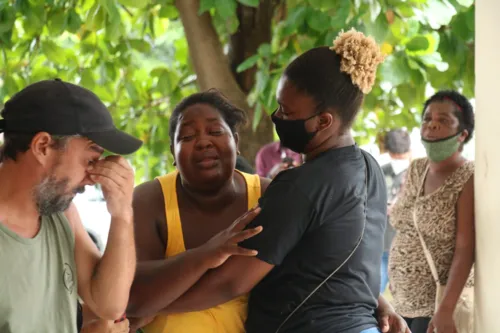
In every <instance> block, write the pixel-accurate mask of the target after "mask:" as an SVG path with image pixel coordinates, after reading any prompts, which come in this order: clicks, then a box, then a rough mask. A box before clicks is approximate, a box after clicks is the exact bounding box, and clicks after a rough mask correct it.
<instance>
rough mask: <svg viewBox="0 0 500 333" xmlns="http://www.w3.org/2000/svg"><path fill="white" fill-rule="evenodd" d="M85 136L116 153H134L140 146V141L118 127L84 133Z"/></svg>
mask: <svg viewBox="0 0 500 333" xmlns="http://www.w3.org/2000/svg"><path fill="white" fill-rule="evenodd" d="M85 136H86V137H87V138H89V139H90V140H92V141H93V142H94V143H96V144H98V145H99V146H101V147H102V148H104V149H105V150H107V151H110V152H112V153H113V154H117V155H128V154H132V153H135V152H136V151H137V150H139V148H141V146H142V141H141V140H139V139H137V138H135V137H133V136H132V135H130V134H127V133H125V132H122V131H120V130H118V129H114V130H110V131H105V132H94V133H86V134H85Z"/></svg>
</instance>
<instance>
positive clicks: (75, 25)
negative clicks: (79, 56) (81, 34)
mask: <svg viewBox="0 0 500 333" xmlns="http://www.w3.org/2000/svg"><path fill="white" fill-rule="evenodd" d="M82 23H83V22H82V19H81V18H80V15H78V13H77V12H76V11H75V9H74V8H71V9H70V10H68V18H67V29H68V31H69V32H71V33H76V32H77V31H78V30H80V28H81V26H82Z"/></svg>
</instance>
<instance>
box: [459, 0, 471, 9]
mask: <svg viewBox="0 0 500 333" xmlns="http://www.w3.org/2000/svg"><path fill="white" fill-rule="evenodd" d="M457 2H458V3H459V4H461V5H462V6H464V7H467V8H468V7H470V6H472V5H473V4H474V0H457Z"/></svg>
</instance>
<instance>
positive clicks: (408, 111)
mask: <svg viewBox="0 0 500 333" xmlns="http://www.w3.org/2000/svg"><path fill="white" fill-rule="evenodd" d="M287 5H288V17H287V18H286V19H285V20H283V21H280V22H276V23H275V25H274V31H273V40H272V42H271V45H270V53H269V52H260V50H259V52H258V53H257V54H256V55H253V56H250V57H249V58H247V59H246V60H245V61H244V62H243V63H242V64H241V65H240V67H239V68H238V69H239V70H240V71H242V70H245V69H248V68H250V67H252V66H254V65H255V66H256V67H257V69H258V71H257V73H256V79H257V83H256V85H255V87H254V89H253V90H252V92H251V93H250V95H249V101H250V104H251V105H252V106H255V107H256V108H257V109H258V110H265V111H266V112H267V113H271V112H272V111H274V110H275V108H276V101H275V99H274V94H275V91H276V85H277V82H278V79H279V77H280V75H281V73H282V71H283V69H284V68H285V67H286V65H287V64H288V63H289V62H290V61H291V59H292V58H293V57H294V56H296V55H297V54H300V53H302V52H304V51H306V50H308V49H310V48H312V47H316V46H324V45H332V44H333V40H334V38H335V36H336V35H337V34H338V33H339V32H340V31H341V30H344V31H346V30H349V29H350V28H351V27H354V28H356V29H358V30H360V31H363V32H365V33H367V34H369V35H371V36H373V37H374V38H375V39H376V41H377V42H378V43H379V45H381V48H382V50H383V52H384V53H385V54H386V55H387V58H386V60H385V62H384V63H383V64H382V65H381V66H380V68H379V70H378V73H377V82H376V84H375V88H374V89H373V91H372V92H371V93H370V94H369V95H368V96H367V97H366V100H365V103H364V106H363V109H362V111H361V114H360V116H359V117H358V121H357V122H356V123H355V126H354V131H355V134H356V137H357V141H358V142H359V143H360V144H366V143H368V142H373V141H374V139H375V137H376V136H377V133H379V132H380V131H383V130H387V129H389V128H393V127H407V128H409V129H411V128H413V127H415V126H418V122H419V120H420V112H421V107H422V105H423V103H424V101H425V99H426V97H429V94H430V93H432V92H433V91H434V90H437V89H445V88H449V89H457V90H459V91H462V92H463V93H464V94H465V95H466V96H467V97H473V95H474V6H472V1H465V0H463V1H456V2H455V1H453V5H452V4H451V3H450V2H448V1H446V0H408V1H404V2H403V1H397V0H392V1H375V0H356V1H351V0H340V1H323V0H309V1H287Z"/></svg>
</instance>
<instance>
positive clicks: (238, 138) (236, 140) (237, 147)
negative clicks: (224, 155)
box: [233, 132, 240, 155]
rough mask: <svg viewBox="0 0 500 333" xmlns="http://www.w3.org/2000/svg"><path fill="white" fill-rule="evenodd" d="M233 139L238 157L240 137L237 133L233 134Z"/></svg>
mask: <svg viewBox="0 0 500 333" xmlns="http://www.w3.org/2000/svg"><path fill="white" fill-rule="evenodd" d="M233 137H234V142H235V144H236V151H237V152H238V155H240V149H239V148H240V147H239V146H240V135H239V134H238V132H234V134H233Z"/></svg>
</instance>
